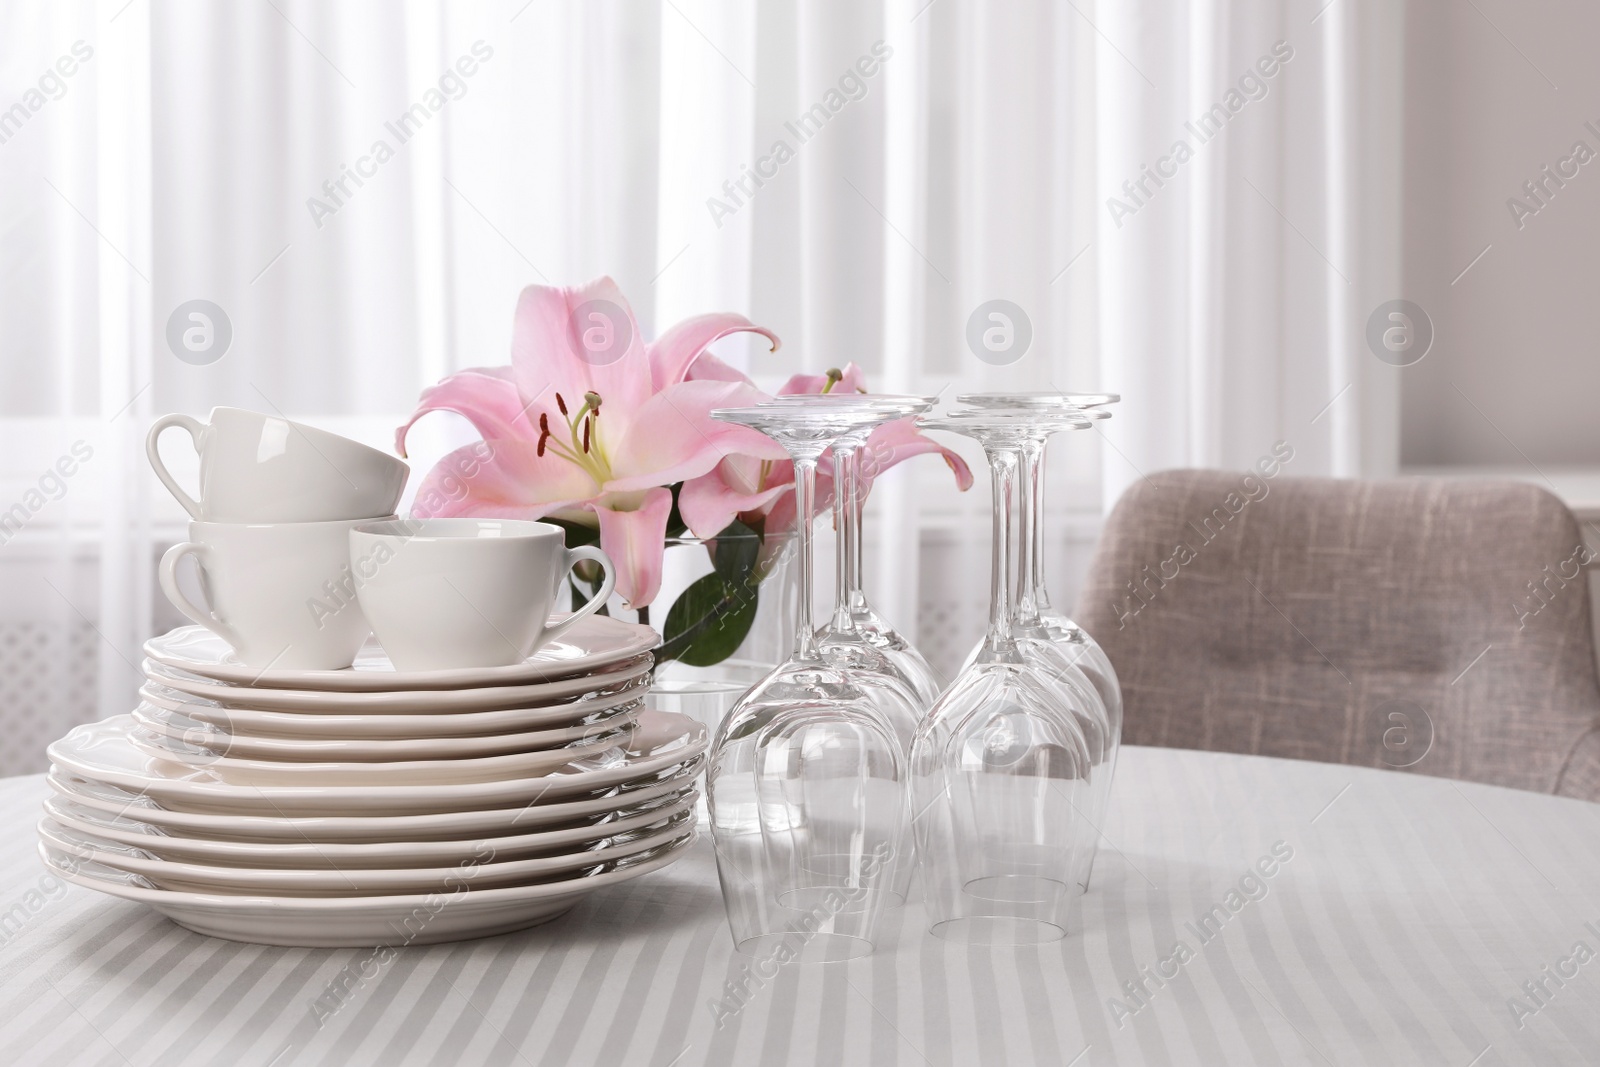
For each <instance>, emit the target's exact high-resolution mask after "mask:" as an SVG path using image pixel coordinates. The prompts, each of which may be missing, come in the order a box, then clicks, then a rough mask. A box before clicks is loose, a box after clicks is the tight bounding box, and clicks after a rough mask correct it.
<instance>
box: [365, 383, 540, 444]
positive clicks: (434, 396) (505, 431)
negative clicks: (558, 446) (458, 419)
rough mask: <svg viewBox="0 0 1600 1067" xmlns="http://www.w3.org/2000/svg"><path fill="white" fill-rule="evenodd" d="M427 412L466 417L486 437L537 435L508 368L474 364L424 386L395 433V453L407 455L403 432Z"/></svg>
mask: <svg viewBox="0 0 1600 1067" xmlns="http://www.w3.org/2000/svg"><path fill="white" fill-rule="evenodd" d="M430 411H453V412H455V413H456V414H458V415H463V416H465V417H466V418H467V420H468V421H470V422H471V423H472V425H473V426H474V427H476V428H477V430H478V434H479V436H481V437H483V438H485V439H489V438H518V437H523V438H528V439H532V438H535V437H537V436H538V430H536V429H535V428H534V425H533V423H532V422H530V421H529V420H528V410H527V405H526V404H525V403H524V402H523V400H522V394H521V393H520V392H518V390H517V383H516V381H515V380H514V379H513V378H512V376H511V368H510V367H474V368H472V369H471V370H464V371H461V372H460V373H459V374H452V375H451V376H450V377H448V378H446V379H444V380H443V381H441V382H440V383H439V384H438V385H433V386H429V387H428V388H427V389H424V390H423V391H422V397H421V399H420V400H419V401H418V402H417V410H416V411H413V412H412V413H411V418H409V419H407V420H406V424H405V425H404V426H401V427H400V428H399V429H397V430H395V432H394V450H395V451H396V452H398V453H399V454H400V455H402V456H404V455H405V454H406V431H408V430H410V429H411V427H412V426H413V425H414V424H415V423H416V421H417V420H418V419H420V418H422V416H424V415H426V414H427V413H428V412H430Z"/></svg>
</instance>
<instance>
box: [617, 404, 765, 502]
mask: <svg viewBox="0 0 1600 1067" xmlns="http://www.w3.org/2000/svg"><path fill="white" fill-rule="evenodd" d="M765 396H766V394H764V393H762V392H761V390H759V389H757V388H756V387H755V386H753V385H746V384H745V383H743V382H717V381H706V382H698V381H697V382H683V383H682V384H679V385H673V386H668V387H667V388H666V389H664V390H662V391H661V392H659V393H657V394H656V395H655V396H652V397H651V398H650V399H649V400H648V401H646V402H645V404H644V405H643V406H642V407H640V408H639V410H638V411H637V412H635V414H634V418H633V420H632V423H631V425H630V426H629V428H628V429H627V430H626V431H625V432H624V434H623V436H622V439H621V440H619V441H617V442H616V444H615V445H614V446H611V447H610V449H609V452H608V455H607V459H608V460H609V462H610V465H611V472H612V480H611V481H609V482H607V483H606V486H605V488H606V490H607V491H610V492H628V491H632V490H638V489H648V488H650V487H651V486H659V485H671V484H672V483H674V482H681V481H684V480H685V479H688V478H696V477H699V476H700V475H702V474H704V473H706V472H707V471H709V470H710V469H711V468H712V467H715V466H716V465H717V464H718V463H719V462H721V460H722V458H723V457H724V456H732V455H745V456H755V457H756V458H758V459H786V458H788V453H787V452H785V451H784V449H783V446H782V445H779V444H778V443H777V442H776V441H774V440H773V439H772V438H770V437H768V436H767V435H766V434H764V433H760V432H758V431H756V430H752V429H750V428H749V427H747V426H738V425H735V424H733V423H727V422H718V421H717V420H715V419H713V418H711V415H710V413H711V412H712V411H714V410H716V409H717V408H728V407H741V406H744V405H749V404H754V403H756V402H757V401H759V400H762V399H764V398H765Z"/></svg>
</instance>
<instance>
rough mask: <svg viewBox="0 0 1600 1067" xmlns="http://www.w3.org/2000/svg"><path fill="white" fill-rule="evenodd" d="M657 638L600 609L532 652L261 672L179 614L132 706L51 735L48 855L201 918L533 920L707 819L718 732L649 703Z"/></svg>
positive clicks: (255, 921)
mask: <svg viewBox="0 0 1600 1067" xmlns="http://www.w3.org/2000/svg"><path fill="white" fill-rule="evenodd" d="M656 639H657V638H656V634H655V632H654V631H653V630H651V629H650V628H649V627H643V626H635V625H632V624H629V623H624V622H619V621H617V620H615V619H610V618H606V617H604V616H595V617H591V618H589V619H586V620H584V621H583V622H582V623H580V624H578V625H577V626H576V627H574V628H573V629H572V630H571V631H569V632H568V633H567V634H566V635H564V637H563V638H562V639H561V640H559V641H557V642H555V643H553V644H551V645H548V646H546V647H545V648H543V649H540V650H539V651H538V652H537V653H536V654H534V655H533V656H532V657H531V658H529V659H528V660H526V661H524V662H523V663H520V664H516V665H514V666H510V667H494V668H486V669H475V670H457V671H435V672H426V673H417V672H410V673H408V672H400V671H396V670H395V669H394V668H393V667H392V665H390V663H389V661H388V659H387V658H386V657H385V656H384V655H383V652H382V650H381V649H380V648H379V647H378V646H377V645H376V644H369V645H368V647H367V648H366V649H365V650H364V651H363V652H362V655H361V656H360V658H358V659H357V661H356V663H355V666H354V667H352V668H350V669H347V670H341V671H302V670H275V669H267V670H256V669H254V668H249V667H244V666H241V665H239V664H238V663H237V662H236V661H235V660H234V658H233V655H232V653H231V651H230V650H229V649H228V647H227V646H226V645H225V644H224V643H223V642H222V641H221V639H220V638H218V637H216V636H215V635H213V634H211V633H210V632H209V631H207V630H203V629H201V628H200V627H196V626H186V627H183V628H181V629H178V630H174V631H172V632H171V633H169V634H166V635H165V636H163V637H158V638H155V639H153V640H151V641H150V642H148V643H147V644H146V645H145V654H146V656H147V657H148V659H146V661H145V663H144V671H145V675H146V677H147V681H146V684H145V685H144V687H143V688H142V689H141V691H140V696H141V697H142V702H141V703H140V704H139V706H138V707H137V708H136V709H135V710H134V711H133V713H132V714H131V715H118V716H114V717H113V718H110V719H106V720H104V721H102V722H96V723H90V724H88V725H85V726H80V727H78V728H77V729H75V730H73V731H72V732H71V733H69V734H68V735H67V736H66V737H64V738H62V739H61V740H59V741H57V742H56V743H55V744H53V745H51V746H50V749H49V754H50V759H51V762H52V766H51V771H50V776H49V783H50V786H51V788H52V789H53V790H54V791H55V792H54V795H52V796H51V797H50V799H49V800H48V801H47V802H46V805H45V811H46V814H45V818H44V819H43V820H42V821H41V822H40V824H39V837H40V844H39V847H40V851H41V853H42V854H43V856H44V858H45V862H46V863H48V864H49V865H50V866H51V867H52V868H54V869H55V870H57V871H58V872H60V874H61V875H62V877H64V878H66V879H68V880H70V881H73V882H76V883H77V884H79V885H83V886H88V887H89V888H92V889H97V890H100V891H101V892H104V893H109V894H112V895H113V896H118V897H124V898H127V899H129V900H137V901H141V902H143V903H147V904H149V905H151V906H152V907H154V908H155V909H157V910H158V911H160V912H162V913H163V914H165V915H167V916H169V917H171V918H172V919H173V920H175V921H176V922H179V923H181V924H182V925H184V926H187V927H189V928H190V929H192V930H196V931H199V932H201V933H205V934H211V935H213V936H216V937H225V938H231V939H234V940H239V941H255V942H262V943H265V944H275V945H309V946H366V945H399V944H426V943H430V942H437V941H452V940H458V939H461V938H469V937H483V936H486V935H489V934H496V933H504V932H506V931H509V930H516V929H520V928H522V927H525V926H531V925H533V924H535V923H539V922H543V921H545V920H547V919H550V918H553V917H555V916H556V915H559V914H561V913H562V912H564V911H566V910H567V909H569V908H571V907H572V906H573V905H574V904H576V903H577V902H578V901H579V900H580V899H582V897H584V896H585V895H586V894H588V893H591V892H594V891H595V890H597V889H601V888H603V887H605V886H609V885H615V884H617V883H618V882H623V881H627V880H628V879H631V878H637V877H639V876H640V875H643V874H648V873H649V872H651V871H655V870H659V869H660V868H662V867H664V866H666V865H667V864H669V863H672V862H673V861H674V860H676V859H677V858H678V857H679V856H680V855H681V854H682V853H683V851H684V850H685V849H686V848H687V847H688V845H689V843H690V842H691V841H692V840H693V838H694V826H695V814H694V812H695V802H696V800H697V799H698V793H697V791H696V789H695V781H696V778H697V776H698V775H699V772H700V764H701V762H702V760H703V757H704V753H705V749H706V732H705V728H704V727H703V726H701V725H699V724H698V723H696V722H694V721H693V720H692V719H689V718H687V717H685V716H682V715H673V714H669V713H666V712H658V711H649V710H645V709H644V706H643V702H644V698H645V694H646V693H647V691H648V688H649V684H650V668H651V662H652V661H651V656H650V651H649V650H650V648H651V647H652V646H653V645H654V644H655V642H656Z"/></svg>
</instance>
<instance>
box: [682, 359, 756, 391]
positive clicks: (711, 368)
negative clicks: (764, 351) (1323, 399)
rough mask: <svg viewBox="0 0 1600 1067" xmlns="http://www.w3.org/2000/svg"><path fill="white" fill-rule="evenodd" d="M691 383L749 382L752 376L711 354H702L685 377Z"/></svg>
mask: <svg viewBox="0 0 1600 1067" xmlns="http://www.w3.org/2000/svg"><path fill="white" fill-rule="evenodd" d="M684 380H685V381H689V382H748V383H749V384H751V385H754V384H755V383H754V382H751V381H750V376H749V375H747V374H745V372H744V371H742V370H740V369H739V368H737V367H730V366H729V365H728V364H726V363H724V362H722V360H720V359H718V358H717V357H716V356H713V355H712V354H711V353H710V352H702V353H700V358H699V359H697V360H695V361H694V362H693V363H691V364H689V373H688V374H687V375H685V376H684Z"/></svg>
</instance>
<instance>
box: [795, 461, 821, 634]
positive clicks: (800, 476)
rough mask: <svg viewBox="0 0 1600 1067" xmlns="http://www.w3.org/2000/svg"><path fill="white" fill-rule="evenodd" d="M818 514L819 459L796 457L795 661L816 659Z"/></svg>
mask: <svg viewBox="0 0 1600 1067" xmlns="http://www.w3.org/2000/svg"><path fill="white" fill-rule="evenodd" d="M816 511H817V459H816V457H815V456H795V457H794V518H795V554H796V555H797V556H798V557H799V559H798V562H799V565H800V567H799V570H800V589H799V595H798V596H797V597H796V598H795V612H796V614H797V615H798V616H799V618H798V619H797V620H796V627H795V635H794V658H795V659H807V660H808V659H815V658H816V657H817V648H816V643H817V635H816V632H815V630H816V623H815V622H814V621H813V620H812V608H811V587H812V581H813V579H812V559H811V523H812V520H813V519H814V518H815V517H816Z"/></svg>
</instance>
